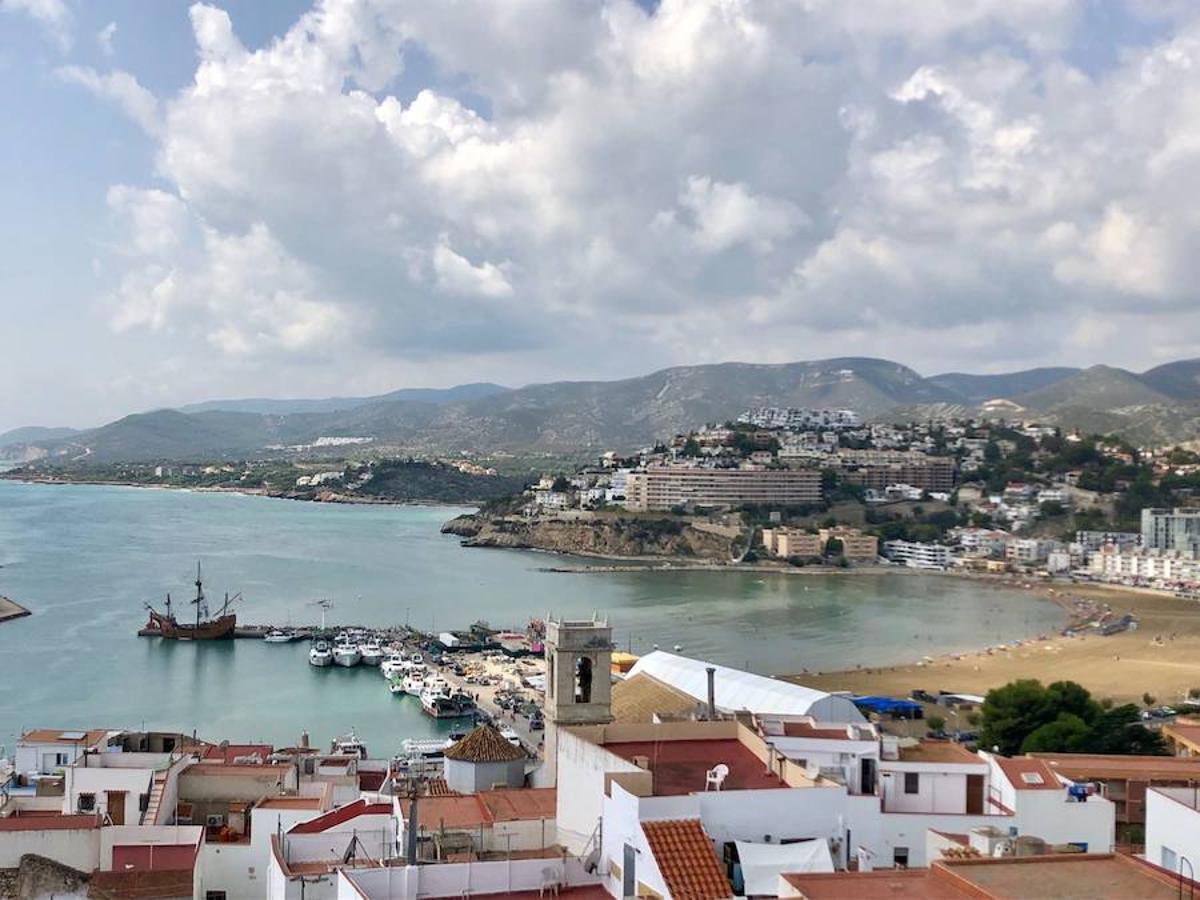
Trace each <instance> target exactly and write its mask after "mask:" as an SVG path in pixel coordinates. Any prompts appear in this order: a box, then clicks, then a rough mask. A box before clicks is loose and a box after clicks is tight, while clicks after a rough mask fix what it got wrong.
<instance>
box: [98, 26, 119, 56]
mask: <svg viewBox="0 0 1200 900" xmlns="http://www.w3.org/2000/svg"><path fill="white" fill-rule="evenodd" d="M116 36H117V23H116V22H109V23H108V24H107V25H105V26H104V27H103V28H101V29H100V30H99V31H97V32H96V44H97V46H99V48H100V52H101V53H103V54H104V55H105V56H112V55H113V39H114V38H115V37H116Z"/></svg>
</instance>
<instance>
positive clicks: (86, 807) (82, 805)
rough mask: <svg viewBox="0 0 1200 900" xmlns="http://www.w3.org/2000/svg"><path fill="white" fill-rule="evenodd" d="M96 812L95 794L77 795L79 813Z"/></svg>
mask: <svg viewBox="0 0 1200 900" xmlns="http://www.w3.org/2000/svg"><path fill="white" fill-rule="evenodd" d="M95 810H96V795H95V794H80V795H79V811H80V812H95Z"/></svg>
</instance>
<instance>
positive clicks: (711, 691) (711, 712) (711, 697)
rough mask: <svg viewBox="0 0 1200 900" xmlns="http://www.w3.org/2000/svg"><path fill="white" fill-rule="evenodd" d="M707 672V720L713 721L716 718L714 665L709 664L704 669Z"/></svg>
mask: <svg viewBox="0 0 1200 900" xmlns="http://www.w3.org/2000/svg"><path fill="white" fill-rule="evenodd" d="M704 671H705V672H707V673H708V721H710V722H715V721H716V719H717V683H716V678H717V670H716V667H714V666H709V667H708V668H706V669H705V670H704Z"/></svg>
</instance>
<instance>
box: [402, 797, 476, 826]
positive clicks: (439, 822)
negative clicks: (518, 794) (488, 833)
mask: <svg viewBox="0 0 1200 900" xmlns="http://www.w3.org/2000/svg"><path fill="white" fill-rule="evenodd" d="M408 805H409V801H408V800H401V801H400V813H401V815H403V816H404V821H405V822H406V823H407V822H408ZM491 821H492V818H491V813H490V812H489V811H488V808H487V806H485V805H484V803H483V801H481V800H480V799H479V795H478V794H457V795H451V796H447V797H422V798H421V799H420V800H419V801H418V802H417V827H418V828H423V829H425V830H427V831H429V830H435V829H440V828H458V829H462V828H478V827H480V826H481V825H490V824H491Z"/></svg>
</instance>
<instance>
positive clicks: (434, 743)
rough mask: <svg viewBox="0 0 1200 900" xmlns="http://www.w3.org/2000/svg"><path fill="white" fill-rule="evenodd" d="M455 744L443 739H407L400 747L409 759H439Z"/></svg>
mask: <svg viewBox="0 0 1200 900" xmlns="http://www.w3.org/2000/svg"><path fill="white" fill-rule="evenodd" d="M453 743H454V742H453V741H448V740H444V739H442V738H405V739H404V741H403V742H402V743H401V744H400V747H401V749H402V750H403V751H404V756H405V758H407V759H413V758H415V757H423V758H425V759H439V758H441V756H442V754H443V753H445V751H446V748H448V747H450V746H451V745H452V744H453Z"/></svg>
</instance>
